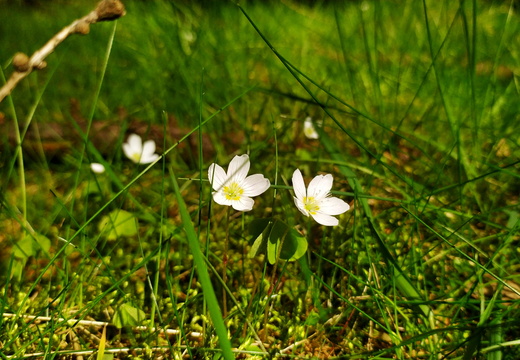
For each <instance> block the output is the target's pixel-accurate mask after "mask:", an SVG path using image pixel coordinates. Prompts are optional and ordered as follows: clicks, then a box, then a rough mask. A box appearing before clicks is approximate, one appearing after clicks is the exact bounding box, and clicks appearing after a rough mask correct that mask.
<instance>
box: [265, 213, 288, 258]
mask: <svg viewBox="0 0 520 360" xmlns="http://www.w3.org/2000/svg"><path fill="white" fill-rule="evenodd" d="M288 232H289V227H288V226H287V224H285V223H284V222H282V221H279V220H275V222H274V224H273V226H272V228H271V231H270V232H269V241H268V242H267V260H268V261H269V263H270V264H271V265H272V264H274V263H275V262H276V258H277V257H278V253H279V249H280V244H281V242H282V241H283V240H284V238H285V235H287V233H288Z"/></svg>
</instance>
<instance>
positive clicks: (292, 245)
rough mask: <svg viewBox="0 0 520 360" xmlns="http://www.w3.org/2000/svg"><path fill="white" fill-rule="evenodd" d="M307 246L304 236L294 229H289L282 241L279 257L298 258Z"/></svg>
mask: <svg viewBox="0 0 520 360" xmlns="http://www.w3.org/2000/svg"><path fill="white" fill-rule="evenodd" d="M307 246H308V243H307V239H306V238H305V236H302V235H301V234H300V233H299V232H298V231H297V230H296V229H291V230H290V231H289V234H288V236H287V238H286V239H285V241H284V243H283V246H282V252H281V254H280V258H281V259H284V260H288V261H294V260H298V259H299V258H301V257H302V256H303V255H304V254H305V253H306V252H307Z"/></svg>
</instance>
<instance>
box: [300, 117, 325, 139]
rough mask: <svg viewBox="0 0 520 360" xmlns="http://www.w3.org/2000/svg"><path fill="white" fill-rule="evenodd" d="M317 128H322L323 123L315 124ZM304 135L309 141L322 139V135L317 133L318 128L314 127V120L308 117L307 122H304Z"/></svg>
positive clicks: (317, 122)
mask: <svg viewBox="0 0 520 360" xmlns="http://www.w3.org/2000/svg"><path fill="white" fill-rule="evenodd" d="M315 123H316V125H317V126H321V124H322V122H321V121H319V120H318V121H316V122H315ZM303 134H304V135H305V136H306V137H307V138H308V139H317V138H319V137H320V135H319V134H318V132H317V131H316V128H315V127H314V123H313V122H312V119H311V117H310V116H308V117H307V118H306V119H305V121H304V122H303Z"/></svg>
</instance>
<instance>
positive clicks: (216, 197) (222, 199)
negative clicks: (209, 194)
mask: <svg viewBox="0 0 520 360" xmlns="http://www.w3.org/2000/svg"><path fill="white" fill-rule="evenodd" d="M213 201H215V202H216V203H217V204H219V205H225V206H231V205H232V204H233V200H229V199H228V198H227V197H226V196H225V195H224V193H223V192H222V191H215V192H213Z"/></svg>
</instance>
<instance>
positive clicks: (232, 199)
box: [208, 155, 271, 211]
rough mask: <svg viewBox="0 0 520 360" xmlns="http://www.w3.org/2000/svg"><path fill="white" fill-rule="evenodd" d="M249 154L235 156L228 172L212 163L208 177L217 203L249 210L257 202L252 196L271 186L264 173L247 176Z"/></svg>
mask: <svg viewBox="0 0 520 360" xmlns="http://www.w3.org/2000/svg"><path fill="white" fill-rule="evenodd" d="M249 166H250V163H249V156H247V155H241V156H238V155H237V156H235V157H234V158H233V160H231V162H230V163H229V167H228V172H227V174H226V172H225V171H224V169H223V168H222V167H221V166H219V165H217V164H211V165H210V167H209V169H208V177H209V181H210V182H211V186H212V187H213V190H215V191H214V192H213V200H215V202H216V203H217V204H220V205H226V206H233V209H235V210H237V211H249V210H251V209H252V208H253V204H254V203H255V202H254V200H253V199H251V197H253V196H258V195H260V194H261V193H263V192H264V191H266V190H267V189H269V186H271V183H270V182H269V180H268V179H266V178H265V177H264V176H263V175H262V174H254V175H250V176H247V173H248V171H249Z"/></svg>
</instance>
